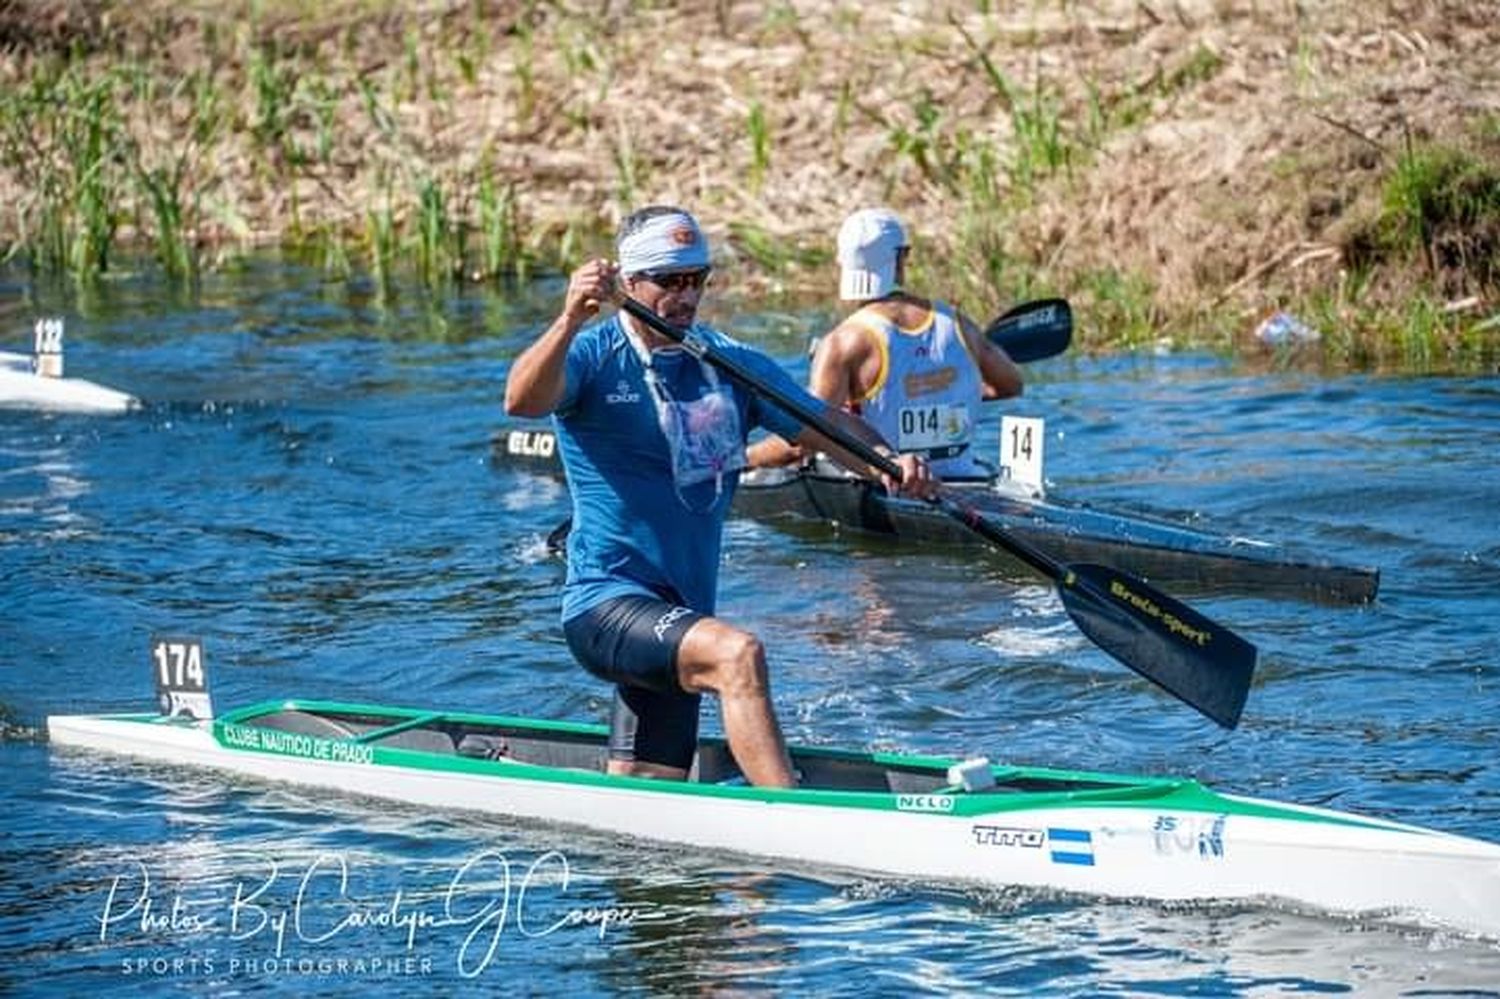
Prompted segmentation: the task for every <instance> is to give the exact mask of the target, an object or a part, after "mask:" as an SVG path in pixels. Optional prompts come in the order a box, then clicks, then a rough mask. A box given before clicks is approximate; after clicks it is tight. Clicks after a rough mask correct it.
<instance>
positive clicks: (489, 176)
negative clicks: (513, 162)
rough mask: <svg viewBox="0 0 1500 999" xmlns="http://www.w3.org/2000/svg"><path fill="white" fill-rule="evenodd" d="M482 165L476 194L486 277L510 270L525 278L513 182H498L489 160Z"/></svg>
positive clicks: (524, 260) (524, 262)
mask: <svg viewBox="0 0 1500 999" xmlns="http://www.w3.org/2000/svg"><path fill="white" fill-rule="evenodd" d="M487 159H488V158H486V163H485V164H484V165H483V166H481V170H482V171H483V173H482V176H481V177H480V180H479V193H478V197H477V201H478V209H479V238H480V252H481V255H482V261H481V264H482V268H483V274H484V276H485V277H496V276H498V275H500V274H503V273H506V272H511V273H514V274H516V275H517V276H518V277H520V278H521V279H522V280H524V279H525V276H526V272H527V266H526V264H527V261H526V256H525V253H524V252H523V251H522V248H521V225H520V217H519V216H520V212H519V208H518V206H517V198H516V187H515V184H514V183H508V184H505V185H503V186H501V185H499V184H496V183H495V175H494V172H493V171H492V170H491V169H489V168H488V162H487Z"/></svg>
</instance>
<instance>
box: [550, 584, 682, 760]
mask: <svg viewBox="0 0 1500 999" xmlns="http://www.w3.org/2000/svg"><path fill="white" fill-rule="evenodd" d="M705 616H706V615H704V614H699V613H698V612H697V611H694V610H689V609H688V608H686V607H684V606H682V605H681V604H677V603H673V602H671V601H668V600H660V599H657V598H655V597H642V596H627V597H615V598H613V599H611V600H606V601H604V602H603V603H601V604H599V605H597V606H595V607H591V608H590V609H588V610H586V611H584V612H583V613H582V614H580V615H578V616H577V617H575V618H573V619H572V620H570V621H568V622H567V623H565V624H564V625H563V634H564V635H566V636H567V639H568V648H569V649H571V650H572V651H573V657H574V658H575V659H577V660H578V661H579V663H581V664H582V665H583V667H584V669H586V670H588V671H589V672H590V673H592V674H594V675H595V676H597V677H599V678H600V679H601V680H608V681H609V682H611V683H613V684H614V685H615V703H614V708H613V710H611V712H610V719H609V755H610V759H615V760H639V761H641V762H643V763H657V764H660V765H662V766H668V767H680V768H681V769H683V770H687V769H688V768H689V767H691V766H692V765H693V753H694V752H696V751H697V748H698V707H699V702H700V701H701V700H702V696H701V695H699V694H689V693H688V692H687V691H685V690H683V689H682V685H681V684H680V683H679V682H678V680H677V648H678V646H680V645H681V644H682V636H684V635H686V634H687V632H688V629H689V628H691V627H692V626H693V625H694V624H695V623H697V622H698V621H699V620H701V619H702V618H704V617H705Z"/></svg>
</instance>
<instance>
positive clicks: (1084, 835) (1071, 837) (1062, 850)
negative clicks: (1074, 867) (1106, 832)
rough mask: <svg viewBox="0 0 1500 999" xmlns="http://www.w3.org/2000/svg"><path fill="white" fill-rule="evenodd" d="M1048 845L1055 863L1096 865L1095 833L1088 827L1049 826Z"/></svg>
mask: <svg viewBox="0 0 1500 999" xmlns="http://www.w3.org/2000/svg"><path fill="white" fill-rule="evenodd" d="M1047 846H1048V848H1049V849H1050V850H1051V851H1052V862H1053V863H1054V864H1080V865H1082V866H1084V867H1093V866H1094V835H1093V833H1091V832H1089V831H1088V830H1087V829H1056V828H1049V829H1048V830H1047Z"/></svg>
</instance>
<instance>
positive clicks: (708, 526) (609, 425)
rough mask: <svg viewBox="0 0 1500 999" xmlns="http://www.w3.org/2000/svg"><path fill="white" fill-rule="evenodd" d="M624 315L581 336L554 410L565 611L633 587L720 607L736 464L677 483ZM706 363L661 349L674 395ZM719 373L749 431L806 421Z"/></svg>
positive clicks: (706, 608) (770, 370) (750, 365)
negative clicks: (567, 496)
mask: <svg viewBox="0 0 1500 999" xmlns="http://www.w3.org/2000/svg"><path fill="white" fill-rule="evenodd" d="M622 322H623V318H622V316H621V315H620V314H618V313H617V314H615V315H613V316H611V317H609V318H607V319H603V320H600V321H598V322H595V323H592V324H590V325H589V326H587V327H585V328H584V329H582V330H580V331H579V332H578V333H577V335H576V336H575V337H574V338H573V342H572V344H571V345H570V346H569V348H568V355H567V367H566V372H567V375H566V380H567V384H566V388H565V389H564V393H563V398H562V401H561V402H560V403H559V404H558V406H557V408H556V409H555V411H554V415H553V419H554V422H555V424H556V427H557V439H558V448H559V452H560V453H561V455H562V460H563V466H564V467H565V468H566V470H567V474H568V489H569V491H570V492H571V494H572V497H573V529H572V531H571V532H570V533H569V535H568V577H567V582H566V584H565V585H564V588H563V605H562V617H563V620H564V621H567V620H570V619H571V618H574V617H576V616H578V615H579V614H582V613H583V612H584V611H587V610H588V609H589V608H591V607H594V606H595V605H597V604H599V603H600V602H602V601H604V600H608V599H611V598H613V597H618V596H626V595H630V594H639V595H643V596H656V597H662V598H665V599H671V600H675V601H681V602H682V603H683V604H684V605H686V606H688V607H690V608H692V609H693V610H696V611H699V612H700V613H704V614H712V613H714V606H715V600H716V594H717V590H718V577H719V553H720V546H721V542H722V537H723V528H724V519H725V517H726V515H727V513H728V510H729V504H730V502H731V500H732V499H733V494H734V489H735V487H736V485H737V484H738V481H739V476H738V473H732V472H731V473H728V474H726V475H725V476H724V477H723V482H722V483H721V484H716V483H715V482H713V481H709V482H703V483H699V484H696V485H690V486H684V487H680V488H679V487H677V486H676V485H675V484H674V481H673V478H672V458H671V451H670V448H669V445H668V443H667V439H666V436H665V434H664V433H663V431H662V428H661V423H660V421H659V420H658V417H657V403H656V398H655V397H654V396H653V395H652V393H651V390H650V388H649V387H648V386H647V384H646V379H645V371H644V368H643V366H642V364H641V360H640V357H639V356H638V355H637V354H636V352H635V350H634V349H633V348H632V347H631V345H630V342H629V340H628V339H627V338H626V336H625V331H624V328H623V326H622V325H621V324H622ZM696 332H697V333H698V334H699V335H701V336H702V337H703V339H704V340H706V341H707V342H709V343H710V344H712V345H713V347H714V348H715V350H717V351H719V352H722V353H723V354H724V355H725V356H726V357H728V358H730V359H732V360H734V361H735V362H736V363H737V364H739V365H740V366H742V367H744V368H746V369H747V370H749V371H751V372H753V373H754V374H755V375H756V376H757V377H759V378H760V379H762V380H763V381H765V382H768V383H770V384H772V385H774V386H775V387H777V388H779V389H780V390H781V391H782V392H785V393H789V394H791V395H793V396H796V397H799V398H801V399H802V400H803V401H804V403H805V404H806V405H807V406H808V407H809V408H810V409H812V411H814V412H819V413H821V412H826V410H827V407H826V405H825V404H824V403H823V402H822V401H821V400H819V399H817V398H816V397H814V396H812V395H810V394H809V393H808V392H807V391H806V390H804V389H803V388H802V387H801V386H800V385H798V384H797V383H796V382H795V381H794V380H793V379H792V378H791V376H790V375H788V374H787V373H786V372H785V371H783V370H782V369H781V367H780V365H778V364H777V363H776V362H775V361H773V360H772V359H771V358H769V357H767V356H766V355H765V354H763V353H761V352H760V351H758V350H755V349H754V348H752V347H748V346H746V345H745V344H742V343H740V342H738V341H736V340H733V339H731V338H730V337H727V336H725V335H724V334H722V333H719V332H718V331H716V330H713V329H710V328H708V327H705V326H698V327H697V328H696ZM707 363H708V362H706V361H699V359H698V358H696V357H694V356H693V355H692V354H690V353H688V352H687V351H685V350H682V349H680V348H668V349H666V350H657V351H654V352H653V353H652V368H653V369H654V370H655V372H656V376H657V378H659V379H660V380H661V382H662V384H663V386H664V388H665V389H666V391H667V392H668V393H669V395H670V397H671V398H673V399H696V398H698V397H699V396H701V395H702V394H703V393H704V392H705V391H706V390H708V389H710V388H711V382H710V380H709V378H708V377H707V376H706V375H705V372H704V365H706V364H707ZM718 381H719V385H720V386H721V388H722V389H723V390H725V391H728V392H730V393H731V394H732V397H733V400H734V404H735V407H736V408H737V410H738V412H739V418H740V428H741V433H742V435H744V434H748V433H749V431H750V430H751V429H752V428H753V427H757V426H760V427H764V428H766V429H767V430H770V431H771V432H772V433H776V434H779V435H781V436H783V437H786V438H792V437H795V436H797V434H798V433H800V432H801V430H802V424H801V422H800V421H798V420H797V419H796V418H795V417H793V416H791V415H790V414H788V413H786V412H784V411H783V410H782V409H780V408H779V407H777V406H776V405H775V404H774V403H771V402H769V401H766V400H763V399H761V398H760V397H759V396H756V395H754V394H753V393H751V392H750V391H749V390H747V389H745V388H742V387H740V386H738V385H736V384H734V383H733V382H732V381H730V380H729V379H728V378H727V377H725V376H723V375H720V376H719V377H718ZM720 487H722V495H720V496H719V497H718V501H717V502H715V497H716V490H717V489H719V488H720ZM679 493H680V494H681V495H680V496H679Z"/></svg>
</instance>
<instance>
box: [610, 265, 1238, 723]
mask: <svg viewBox="0 0 1500 999" xmlns="http://www.w3.org/2000/svg"><path fill="white" fill-rule="evenodd" d="M616 304H618V305H619V306H620V308H622V309H624V310H625V311H626V312H628V313H629V314H630V315H632V316H634V317H635V318H636V319H638V320H640V321H641V322H643V323H645V324H646V325H647V326H649V327H651V328H652V329H653V330H655V331H656V332H657V333H659V334H661V335H662V336H664V337H666V338H667V339H669V340H672V341H674V342H676V343H680V344H681V345H682V346H683V347H684V348H685V349H687V350H688V351H689V352H690V353H692V354H693V355H694V356H696V357H699V358H702V359H703V360H705V361H707V362H709V363H710V364H713V365H714V366H715V367H717V368H718V369H719V370H721V371H723V372H724V373H725V374H726V375H728V376H729V377H730V378H731V379H733V380H734V381H735V382H737V383H739V384H740V385H742V386H744V387H745V388H747V389H749V390H750V391H752V392H755V393H757V394H759V395H761V396H763V397H764V398H766V399H769V400H770V401H771V402H773V403H775V404H776V405H777V406H780V407H781V408H782V409H784V410H785V411H786V412H787V413H789V414H791V415H792V416H795V417H796V418H797V419H798V420H800V421H801V422H802V423H803V424H805V425H806V426H809V427H811V428H812V429H814V430H816V431H818V432H819V433H821V434H822V435H823V436H825V437H827V438H829V439H830V440H832V441H834V442H835V443H837V444H838V445H839V446H841V447H843V448H844V449H845V450H846V451H848V452H849V453H851V454H853V455H855V456H856V457H858V458H859V459H860V460H861V461H863V462H865V463H866V464H868V465H870V466H871V467H872V468H876V469H878V470H880V471H881V472H882V473H884V474H886V475H888V476H890V477H892V478H894V479H900V478H901V466H900V465H898V464H896V462H894V461H893V460H891V459H890V458H889V457H887V456H885V455H883V454H881V453H879V452H878V451H876V450H875V449H874V448H872V447H870V446H869V445H868V444H866V443H865V442H864V441H862V440H859V439H857V438H855V437H853V436H851V435H850V434H848V433H846V432H845V431H844V430H843V429H842V428H840V427H836V426H834V425H833V424H832V423H831V422H829V421H828V420H827V418H826V417H825V416H824V415H823V414H822V413H821V412H818V411H816V410H814V409H813V408H812V407H810V406H807V405H806V404H805V403H804V402H803V400H802V399H801V398H800V397H798V396H793V395H790V394H788V393H786V392H783V391H782V390H781V389H779V388H777V387H776V386H773V385H768V384H766V383H765V382H763V381H761V379H760V378H759V377H758V376H757V375H755V374H754V373H753V372H751V371H747V370H745V369H744V368H743V367H741V366H740V365H739V364H737V363H736V362H735V361H734V360H733V359H732V358H729V357H726V356H725V355H724V354H722V353H721V352H720V351H718V350H716V349H715V348H714V346H713V345H712V344H710V343H708V342H706V341H705V340H703V338H701V337H699V336H698V335H696V334H694V333H693V332H692V331H690V330H684V329H681V328H679V327H677V326H674V325H672V324H671V323H669V322H667V321H666V320H665V319H663V318H662V317H661V316H658V315H657V314H656V313H655V312H653V311H652V310H651V309H650V308H648V307H647V306H645V305H642V304H641V303H640V302H637V301H636V300H635V299H633V298H630V297H628V296H625V295H620V296H619V297H618V298H617V300H616ZM933 503H934V505H936V506H937V507H939V508H940V509H941V510H943V512H944V513H946V514H948V515H949V516H951V517H953V518H954V519H955V520H958V521H959V522H961V523H963V524H964V525H966V526H967V527H969V528H970V529H971V530H973V531H974V532H975V533H976V534H978V535H979V536H980V537H982V538H984V539H985V540H986V541H989V542H990V543H991V544H994V545H997V546H998V547H1000V548H1003V549H1005V550H1006V551H1008V552H1010V553H1011V554H1012V555H1014V556H1015V557H1017V558H1019V559H1020V560H1021V561H1023V562H1025V563H1026V564H1027V565H1029V566H1031V567H1032V568H1033V569H1036V570H1037V571H1038V572H1040V573H1041V574H1042V575H1044V576H1046V577H1047V578H1049V579H1051V580H1052V581H1053V583H1055V584H1056V586H1057V592H1058V595H1059V596H1060V597H1061V598H1062V602H1063V607H1064V608H1065V609H1066V610H1067V612H1068V616H1069V617H1071V618H1072V619H1073V622H1074V623H1075V624H1076V625H1077V626H1078V628H1079V630H1080V631H1082V632H1083V633H1084V634H1085V635H1087V636H1088V637H1089V639H1090V640H1092V641H1093V642H1094V643H1095V644H1096V645H1098V646H1099V647H1100V648H1101V649H1103V650H1104V651H1106V652H1108V653H1109V654H1110V655H1112V656H1114V657H1115V658H1116V659H1118V660H1119V661H1120V662H1122V663H1124V664H1125V665H1126V666H1129V667H1130V668H1131V669H1133V670H1135V671H1136V672H1137V673H1139V674H1141V675H1142V676H1144V677H1146V678H1147V679H1148V680H1151V681H1152V682H1153V683H1156V684H1157V685H1159V686H1160V687H1162V688H1163V689H1164V690H1166V691H1167V692H1168V693H1171V694H1172V695H1174V696H1176V697H1178V698H1180V699H1181V700H1182V701H1184V702H1185V703H1187V704H1188V705H1189V706H1191V707H1192V708H1194V709H1195V710H1197V711H1200V712H1202V713H1203V714H1204V715H1206V716H1207V717H1209V718H1211V719H1213V720H1214V721H1215V722H1217V723H1218V724H1220V725H1222V726H1224V727H1225V728H1233V727H1234V726H1235V725H1236V724H1238V722H1239V719H1240V712H1241V711H1242V710H1243V709H1244V706H1245V698H1246V696H1247V695H1248V694H1249V692H1250V680H1251V677H1252V676H1253V675H1254V672H1255V659H1256V650H1255V646H1253V645H1251V644H1250V643H1249V642H1247V641H1245V640H1244V639H1243V638H1241V637H1240V636H1238V635H1236V634H1235V633H1234V632H1232V631H1230V630H1229V629H1228V628H1226V627H1224V626H1223V625H1221V624H1219V623H1217V622H1215V621H1213V620H1210V619H1209V618H1207V617H1205V616H1204V615H1202V614H1200V613H1198V612H1197V611H1195V610H1193V609H1192V608H1191V607H1189V606H1187V605H1186V604H1184V603H1182V602H1181V601H1179V600H1176V599H1175V598H1173V597H1170V596H1167V595H1166V594H1165V593H1162V592H1161V591H1160V590H1157V589H1156V588H1155V587H1153V586H1151V585H1150V584H1149V583H1147V582H1146V581H1145V580H1143V579H1140V578H1138V577H1136V576H1133V575H1131V574H1130V573H1127V572H1122V571H1121V570H1119V569H1112V568H1110V567H1108V566H1103V565H1093V564H1072V565H1065V564H1063V563H1061V562H1059V561H1057V560H1056V559H1054V558H1052V557H1051V556H1050V555H1048V554H1047V553H1045V552H1043V551H1041V550H1039V549H1037V548H1034V547H1032V546H1031V545H1030V544H1027V543H1026V542H1024V541H1022V540H1021V539H1020V538H1017V537H1015V536H1014V535H1012V534H1011V533H1010V531H1009V530H1007V529H1006V528H1004V527H1002V526H1000V525H997V524H995V523H993V522H992V521H990V520H988V519H986V518H985V516H984V515H983V514H982V513H980V512H979V511H978V510H975V509H974V508H972V507H970V506H968V505H967V504H964V503H961V502H959V501H957V500H954V499H953V498H952V497H950V496H947V495H939V496H938V497H937V498H936V499H935V500H933Z"/></svg>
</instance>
